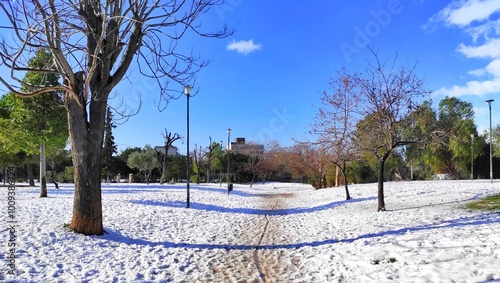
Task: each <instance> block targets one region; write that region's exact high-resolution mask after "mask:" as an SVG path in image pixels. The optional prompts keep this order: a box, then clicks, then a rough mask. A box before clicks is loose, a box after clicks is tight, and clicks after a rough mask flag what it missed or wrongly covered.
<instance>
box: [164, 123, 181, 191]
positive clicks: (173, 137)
mask: <svg viewBox="0 0 500 283" xmlns="http://www.w3.org/2000/svg"><path fill="white" fill-rule="evenodd" d="M163 138H164V139H165V143H164V145H163V147H164V149H165V154H164V155H163V162H162V171H161V178H160V184H162V185H163V183H164V182H165V181H166V179H167V172H168V171H167V170H168V150H169V149H170V147H171V146H172V145H173V144H174V142H175V141H178V140H180V139H181V136H180V135H179V134H177V133H175V134H174V133H172V132H169V131H167V129H165V134H164V135H163Z"/></svg>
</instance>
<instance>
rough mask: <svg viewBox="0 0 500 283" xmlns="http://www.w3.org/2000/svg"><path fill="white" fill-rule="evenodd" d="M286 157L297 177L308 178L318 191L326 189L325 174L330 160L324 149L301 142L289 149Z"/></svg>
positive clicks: (318, 145)
mask: <svg viewBox="0 0 500 283" xmlns="http://www.w3.org/2000/svg"><path fill="white" fill-rule="evenodd" d="M286 156H287V157H286V158H287V162H288V163H289V164H291V168H292V173H293V174H294V175H295V177H306V178H307V179H308V180H309V182H310V183H311V185H313V186H314V188H316V189H321V188H323V187H324V182H323V179H324V173H325V170H326V167H327V163H328V160H329V159H330V157H329V155H328V153H327V151H326V150H325V148H324V147H321V145H320V144H313V143H308V142H299V143H296V144H294V145H293V146H292V147H290V148H289V149H288V154H287V155H286Z"/></svg>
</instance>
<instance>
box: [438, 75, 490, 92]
mask: <svg viewBox="0 0 500 283" xmlns="http://www.w3.org/2000/svg"><path fill="white" fill-rule="evenodd" d="M499 92H500V78H494V79H492V80H487V81H470V82H467V83H466V85H465V86H458V85H454V86H452V87H450V88H446V87H442V88H440V89H438V90H436V91H435V92H434V94H436V95H445V96H463V95H477V96H483V95H487V94H496V93H499Z"/></svg>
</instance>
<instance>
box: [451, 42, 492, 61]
mask: <svg viewBox="0 0 500 283" xmlns="http://www.w3.org/2000/svg"><path fill="white" fill-rule="evenodd" d="M457 50H458V52H460V53H462V54H464V55H465V56H466V57H467V58H499V57H500V38H496V39H493V40H490V41H489V42H487V43H485V44H483V45H478V46H467V45H465V44H463V43H460V45H459V46H458V48H457Z"/></svg>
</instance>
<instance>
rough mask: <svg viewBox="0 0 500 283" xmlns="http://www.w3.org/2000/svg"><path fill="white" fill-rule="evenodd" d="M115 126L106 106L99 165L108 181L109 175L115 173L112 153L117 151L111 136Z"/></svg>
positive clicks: (109, 110)
mask: <svg viewBox="0 0 500 283" xmlns="http://www.w3.org/2000/svg"><path fill="white" fill-rule="evenodd" d="M114 128H116V125H115V123H114V122H113V113H112V112H111V109H110V108H109V106H108V109H107V111H106V121H105V124H104V143H103V148H102V157H101V167H102V172H103V174H104V175H106V181H109V176H110V175H112V174H115V173H116V172H115V171H116V170H115V169H116V166H114V163H115V162H114V159H113V155H114V154H116V153H117V148H116V144H115V137H114V136H113V129H114Z"/></svg>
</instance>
